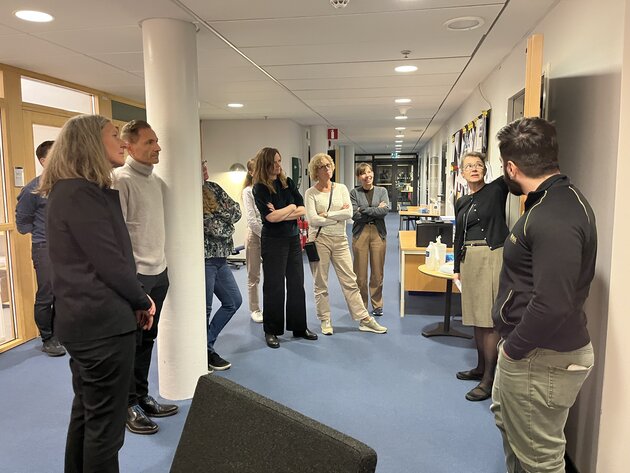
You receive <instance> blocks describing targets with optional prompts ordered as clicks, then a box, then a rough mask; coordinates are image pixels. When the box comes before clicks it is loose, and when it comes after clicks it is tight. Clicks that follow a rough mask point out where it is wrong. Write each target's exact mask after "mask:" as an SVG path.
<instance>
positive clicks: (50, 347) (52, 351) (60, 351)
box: [42, 337, 66, 356]
mask: <svg viewBox="0 0 630 473" xmlns="http://www.w3.org/2000/svg"><path fill="white" fill-rule="evenodd" d="M42 351H43V352H44V353H46V354H47V355H48V356H63V355H65V354H66V349H65V348H64V347H63V346H61V343H59V340H57V337H51V338H49V339H48V340H46V341H45V342H44V343H43V344H42Z"/></svg>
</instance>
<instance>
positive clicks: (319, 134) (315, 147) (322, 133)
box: [309, 125, 328, 160]
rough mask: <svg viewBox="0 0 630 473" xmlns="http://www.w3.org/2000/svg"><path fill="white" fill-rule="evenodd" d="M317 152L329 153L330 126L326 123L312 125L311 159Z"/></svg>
mask: <svg viewBox="0 0 630 473" xmlns="http://www.w3.org/2000/svg"><path fill="white" fill-rule="evenodd" d="M317 153H328V127H327V126H326V125H313V126H311V155H310V156H309V160H310V158H312V157H313V156H315V155H316V154H317Z"/></svg>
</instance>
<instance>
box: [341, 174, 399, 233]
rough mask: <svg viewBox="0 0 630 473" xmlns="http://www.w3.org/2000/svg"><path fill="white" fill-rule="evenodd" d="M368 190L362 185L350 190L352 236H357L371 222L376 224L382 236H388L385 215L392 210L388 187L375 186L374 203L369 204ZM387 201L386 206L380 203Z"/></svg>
mask: <svg viewBox="0 0 630 473" xmlns="http://www.w3.org/2000/svg"><path fill="white" fill-rule="evenodd" d="M365 194H366V191H365V189H363V187H362V186H358V187H355V188H354V189H352V190H351V191H350V202H351V203H352V221H353V222H354V223H353V224H352V237H353V238H357V237H358V236H359V235H360V234H361V232H362V231H363V228H364V227H365V226H366V225H368V224H370V225H375V226H376V230H377V231H378V234H379V235H380V236H381V238H385V237H386V236H387V229H386V227H385V216H386V215H387V213H388V212H389V211H390V204H389V196H388V195H387V189H385V188H384V187H379V186H374V194H373V196H372V205H369V204H368V201H367V196H366V195H365ZM381 202H385V204H387V206H386V207H380V208H379V206H378V205H379V204H380V203H381Z"/></svg>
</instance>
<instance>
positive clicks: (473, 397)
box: [466, 384, 492, 401]
mask: <svg viewBox="0 0 630 473" xmlns="http://www.w3.org/2000/svg"><path fill="white" fill-rule="evenodd" d="M491 395H492V388H487V387H485V386H482V385H481V384H478V385H477V386H475V387H474V388H472V389H471V390H470V391H468V392H467V393H466V399H468V400H469V401H485V400H486V399H488V398H489V397H490V396H491Z"/></svg>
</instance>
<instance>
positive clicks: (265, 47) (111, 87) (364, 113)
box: [0, 0, 557, 153]
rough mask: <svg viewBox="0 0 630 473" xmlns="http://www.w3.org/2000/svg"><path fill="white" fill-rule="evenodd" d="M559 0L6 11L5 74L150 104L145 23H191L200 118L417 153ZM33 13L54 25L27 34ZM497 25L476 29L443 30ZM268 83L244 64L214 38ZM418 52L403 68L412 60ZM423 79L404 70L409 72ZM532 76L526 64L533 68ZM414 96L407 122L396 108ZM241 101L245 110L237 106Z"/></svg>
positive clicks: (216, 2)
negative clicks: (288, 126) (265, 122)
mask: <svg viewBox="0 0 630 473" xmlns="http://www.w3.org/2000/svg"><path fill="white" fill-rule="evenodd" d="M556 2H557V0H511V1H510V0H508V1H505V0H501V1H500V0H485V1H484V0H350V3H349V5H348V6H347V7H346V8H345V9H335V8H333V7H332V6H331V5H330V2H329V0H134V1H132V2H130V1H128V0H109V1H107V2H104V1H102V0H99V1H95V0H63V1H59V0H57V1H53V0H2V2H1V4H0V63H5V64H9V65H12V66H16V67H20V68H23V69H28V70H31V71H36V72H39V73H42V74H48V75H50V76H53V77H57V78H60V79H64V80H67V81H70V82H75V83H79V84H82V85H85V86H89V87H93V88H95V89H99V90H103V91H106V92H109V93H112V94H115V95H119V96H122V97H127V98H129V99H133V100H137V101H140V102H144V78H143V76H144V74H143V59H142V33H141V30H140V27H139V26H138V25H139V23H140V21H141V20H143V19H146V18H156V17H167V18H178V19H182V20H188V21H193V22H195V23H197V24H198V25H199V27H200V30H199V33H198V39H197V48H198V60H199V100H200V102H201V107H200V110H199V111H200V116H201V118H202V119H248V118H263V117H269V118H283V119H292V120H294V121H296V122H298V123H300V124H302V125H328V126H331V127H336V128H339V129H340V135H341V136H340V140H339V143H340V144H350V143H352V144H354V145H355V146H356V152H357V153H361V152H365V153H383V152H391V151H393V142H394V135H395V133H396V132H395V130H394V128H395V127H396V126H405V127H406V128H407V129H406V130H405V132H404V133H405V138H404V143H403V149H402V151H403V152H411V151H418V150H419V149H420V147H421V146H422V145H423V144H424V143H426V142H427V141H428V140H429V139H430V137H431V136H432V135H433V134H434V133H435V132H436V131H437V130H439V128H440V127H441V126H442V125H443V123H444V121H445V120H446V119H447V118H448V117H449V116H450V115H451V114H452V113H453V112H455V111H456V110H457V108H458V107H459V106H460V105H461V103H462V102H463V100H465V98H466V97H467V96H468V95H469V94H470V93H471V92H472V91H473V90H474V89H475V87H476V86H477V84H478V83H479V82H480V81H482V80H483V79H484V78H485V77H486V76H487V75H488V74H489V73H490V72H491V70H492V69H493V68H494V67H496V66H497V65H498V64H499V63H500V62H501V60H502V59H503V58H504V57H505V56H506V55H507V54H508V53H509V52H510V50H511V49H512V48H513V47H514V46H515V45H516V44H517V43H518V42H519V41H520V40H521V39H522V38H523V37H524V36H525V35H527V34H528V33H529V32H530V31H531V29H532V28H533V26H534V25H535V24H536V23H537V22H538V20H540V19H541V18H542V17H543V16H544V15H545V14H546V13H547V12H548V11H549V10H550V9H551V8H552V7H553V5H554V4H555V3H556ZM19 9H35V10H42V11H46V12H47V13H50V14H51V15H53V16H54V17H55V21H53V22H51V23H43V24H42V23H39V24H37V23H27V22H23V21H21V20H19V19H17V18H15V17H14V16H13V12H14V11H16V10H19ZM469 16H476V17H481V18H483V19H484V20H485V23H484V25H483V26H482V27H480V28H478V29H475V30H472V31H460V32H453V31H449V30H447V29H446V28H445V27H444V26H443V25H444V22H446V21H447V20H449V19H452V18H456V17H469ZM212 29H214V30H215V31H216V32H218V33H220V34H221V35H222V36H223V37H224V38H226V39H227V40H228V41H229V42H230V43H231V44H232V45H233V46H234V47H236V48H237V49H238V50H239V51H241V52H242V53H243V54H245V55H246V56H247V57H248V58H249V59H250V60H252V61H253V62H254V63H255V64H256V65H258V66H259V67H260V68H262V69H263V70H264V71H266V72H267V73H268V74H270V75H271V76H272V77H273V78H274V79H275V80H276V81H274V80H272V79H270V78H269V77H267V76H266V75H265V74H263V73H262V72H261V71H260V70H258V69H257V68H256V67H255V66H254V65H252V64H251V63H249V62H248V61H246V60H245V59H244V58H243V57H241V56H240V55H239V54H238V53H237V52H236V51H234V50H233V49H232V48H231V47H230V46H229V45H228V44H226V43H225V42H224V41H222V40H221V39H220V38H219V37H218V36H217V35H216V34H215V33H214V32H213V31H212ZM404 49H408V50H411V54H410V55H409V60H407V61H403V60H402V54H401V53H400V51H401V50H404ZM403 62H404V63H405V64H407V63H409V64H414V65H416V66H418V71H417V72H414V73H411V74H399V73H396V72H394V67H395V66H397V65H400V64H402V63H403ZM523 67H525V65H524V64H523ZM400 97H405V98H410V99H411V100H412V102H411V104H409V107H410V108H409V110H408V112H407V116H408V117H409V119H408V120H406V121H404V122H402V121H398V120H394V116H395V115H398V114H399V110H398V106H397V105H396V104H395V103H394V99H395V98H400ZM231 102H242V103H244V104H245V107H243V108H242V109H230V108H228V107H227V104H228V103H231Z"/></svg>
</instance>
